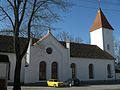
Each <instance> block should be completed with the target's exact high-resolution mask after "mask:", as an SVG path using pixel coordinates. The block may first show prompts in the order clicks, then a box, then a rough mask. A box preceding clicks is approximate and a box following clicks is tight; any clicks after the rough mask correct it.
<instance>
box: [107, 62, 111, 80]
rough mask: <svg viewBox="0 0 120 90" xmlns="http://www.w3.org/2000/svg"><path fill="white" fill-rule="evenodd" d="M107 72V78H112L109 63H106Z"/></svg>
mask: <svg viewBox="0 0 120 90" xmlns="http://www.w3.org/2000/svg"><path fill="white" fill-rule="evenodd" d="M107 73H108V78H112V73H111V65H110V64H108V65H107Z"/></svg>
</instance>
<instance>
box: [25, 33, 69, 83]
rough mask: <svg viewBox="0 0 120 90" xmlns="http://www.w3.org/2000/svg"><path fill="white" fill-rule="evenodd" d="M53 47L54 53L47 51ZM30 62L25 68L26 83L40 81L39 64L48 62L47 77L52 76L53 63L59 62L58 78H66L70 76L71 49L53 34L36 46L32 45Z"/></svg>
mask: <svg viewBox="0 0 120 90" xmlns="http://www.w3.org/2000/svg"><path fill="white" fill-rule="evenodd" d="M48 47H50V48H52V54H48V53H46V49H47V48H48ZM30 50H31V52H30V64H29V66H28V67H26V69H25V81H24V82H25V83H35V82H40V80H39V64H40V62H41V61H45V62H46V68H47V69H46V70H47V71H46V75H47V76H46V79H50V78H51V64H52V62H57V63H58V79H60V80H65V79H66V78H69V74H68V73H69V71H70V70H69V68H68V67H69V64H68V63H69V54H68V51H69V49H66V48H65V47H63V46H62V45H61V44H60V43H59V42H58V41H57V40H56V39H55V38H54V37H53V36H51V35H50V36H49V37H48V38H46V39H44V40H42V41H40V42H39V43H37V44H36V45H35V46H31V49H30Z"/></svg>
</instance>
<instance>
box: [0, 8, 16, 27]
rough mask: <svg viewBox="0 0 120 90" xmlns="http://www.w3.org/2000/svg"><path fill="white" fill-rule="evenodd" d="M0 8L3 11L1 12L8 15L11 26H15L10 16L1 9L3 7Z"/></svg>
mask: <svg viewBox="0 0 120 90" xmlns="http://www.w3.org/2000/svg"><path fill="white" fill-rule="evenodd" d="M0 9H1V10H2V11H3V13H4V14H5V15H6V16H7V17H8V19H9V20H10V22H11V24H12V26H13V28H14V27H15V26H14V23H13V21H12V18H11V17H10V16H9V15H8V13H7V12H6V11H5V10H4V9H3V7H1V6H0Z"/></svg>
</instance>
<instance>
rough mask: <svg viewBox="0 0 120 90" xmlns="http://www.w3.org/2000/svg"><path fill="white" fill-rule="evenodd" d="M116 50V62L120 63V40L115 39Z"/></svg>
mask: <svg viewBox="0 0 120 90" xmlns="http://www.w3.org/2000/svg"><path fill="white" fill-rule="evenodd" d="M114 52H115V58H116V62H118V63H120V40H115V42H114Z"/></svg>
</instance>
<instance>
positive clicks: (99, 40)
mask: <svg viewBox="0 0 120 90" xmlns="http://www.w3.org/2000/svg"><path fill="white" fill-rule="evenodd" d="M90 39H91V44H92V45H97V46H98V47H100V48H101V49H102V50H104V51H106V52H108V53H109V54H111V55H113V56H114V51H113V27H112V26H111V25H110V23H109V22H108V20H107V18H106V17H105V15H104V13H103V12H102V10H101V8H100V7H99V9H98V12H97V15H96V18H95V20H94V23H93V25H92V27H91V29H90Z"/></svg>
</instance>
